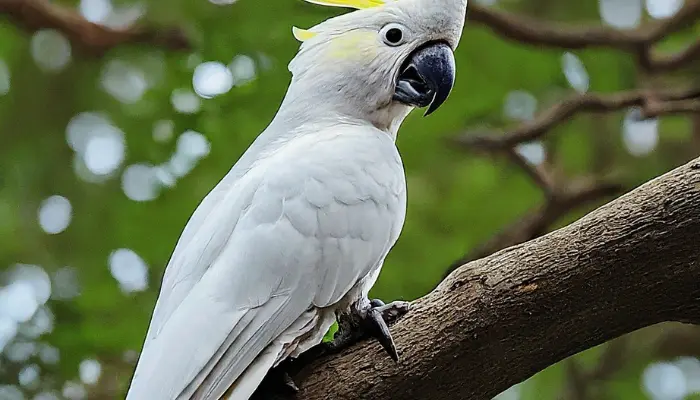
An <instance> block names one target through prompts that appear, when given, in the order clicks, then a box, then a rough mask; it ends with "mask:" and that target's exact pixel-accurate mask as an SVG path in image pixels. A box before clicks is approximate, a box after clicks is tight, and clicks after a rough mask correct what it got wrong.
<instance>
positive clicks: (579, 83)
mask: <svg viewBox="0 0 700 400" xmlns="http://www.w3.org/2000/svg"><path fill="white" fill-rule="evenodd" d="M561 68H562V71H563V72H564V76H565V77H566V80H567V81H568V82H569V85H570V86H571V87H572V88H573V89H574V90H576V91H577V92H579V93H586V92H587V91H588V87H589V85H590V78H589V77H588V72H587V71H586V66H585V65H583V61H581V59H579V58H578V57H577V56H576V55H575V54H573V53H569V52H566V53H564V54H563V55H562V57H561Z"/></svg>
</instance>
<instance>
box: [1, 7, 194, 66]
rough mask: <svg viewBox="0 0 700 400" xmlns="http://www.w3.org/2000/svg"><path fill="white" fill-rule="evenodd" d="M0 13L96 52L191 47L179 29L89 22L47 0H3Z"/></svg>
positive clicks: (19, 22) (98, 53) (29, 29)
mask: <svg viewBox="0 0 700 400" xmlns="http://www.w3.org/2000/svg"><path fill="white" fill-rule="evenodd" d="M0 14H4V15H7V16H9V18H10V20H12V21H13V22H14V23H15V24H17V25H18V26H19V27H21V28H22V29H24V30H26V31H28V32H35V31H37V30H40V29H55V30H57V31H60V32H61V33H63V34H64V35H65V36H66V37H67V38H68V39H69V40H70V41H71V43H72V44H73V45H74V46H76V47H77V48H79V49H81V50H84V51H85V52H87V53H90V54H95V55H100V54H102V53H104V52H105V51H107V50H109V49H111V48H113V47H116V46H119V45H122V44H146V45H151V46H157V47H164V48H168V49H172V50H186V49H189V48H190V47H191V43H190V42H189V40H188V39H187V37H186V36H185V35H184V33H183V32H182V31H180V30H179V29H166V30H158V29H149V28H145V27H131V28H125V29H112V28H108V27H106V26H102V25H98V24H95V23H92V22H89V21H87V20H86V19H84V18H83V17H81V16H80V15H79V14H77V13H75V12H74V11H72V10H69V9H66V8H63V7H61V6H58V5H55V4H52V3H50V2H48V1H47V0H0Z"/></svg>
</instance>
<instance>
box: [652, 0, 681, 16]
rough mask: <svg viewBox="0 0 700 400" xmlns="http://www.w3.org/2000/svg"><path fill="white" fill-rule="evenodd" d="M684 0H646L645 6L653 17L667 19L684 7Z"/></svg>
mask: <svg viewBox="0 0 700 400" xmlns="http://www.w3.org/2000/svg"><path fill="white" fill-rule="evenodd" d="M684 4H685V1H684V0H646V1H645V6H646V9H647V13H648V14H649V16H651V17H652V18H656V19H666V18H671V17H673V16H674V15H676V13H678V11H679V10H680V9H681V8H683V5H684Z"/></svg>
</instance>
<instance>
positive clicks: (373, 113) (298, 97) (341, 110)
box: [272, 79, 412, 139]
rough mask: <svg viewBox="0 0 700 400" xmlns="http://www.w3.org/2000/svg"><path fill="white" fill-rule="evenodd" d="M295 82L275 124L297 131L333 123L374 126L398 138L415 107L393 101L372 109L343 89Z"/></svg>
mask: <svg viewBox="0 0 700 400" xmlns="http://www.w3.org/2000/svg"><path fill="white" fill-rule="evenodd" d="M305 80H306V79H304V80H292V83H291V84H290V86H289V88H288V90H287V93H286V95H285V97H284V100H283V101H282V105H281V106H280V109H279V111H278V112H277V114H276V115H275V118H274V120H273V121H272V124H278V123H280V124H284V125H283V126H286V127H289V128H292V129H293V128H296V127H299V126H301V125H303V124H307V123H319V122H323V121H333V122H334V123H340V124H349V125H371V126H374V127H375V128H377V129H379V130H381V131H383V132H386V133H387V134H388V135H390V136H391V137H392V138H394V139H396V136H397V134H398V130H399V127H400V126H401V123H402V122H403V121H404V119H405V118H406V116H408V114H409V113H410V111H411V109H412V108H411V107H408V106H405V105H403V104H400V103H398V102H391V103H389V104H387V105H384V106H381V107H376V106H375V107H368V105H367V104H366V103H365V104H359V103H362V99H357V98H351V97H349V96H344V93H343V91H342V90H333V89H330V88H328V87H317V85H314V83H313V82H305Z"/></svg>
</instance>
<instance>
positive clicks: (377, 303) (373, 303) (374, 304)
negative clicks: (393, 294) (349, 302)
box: [369, 299, 386, 308]
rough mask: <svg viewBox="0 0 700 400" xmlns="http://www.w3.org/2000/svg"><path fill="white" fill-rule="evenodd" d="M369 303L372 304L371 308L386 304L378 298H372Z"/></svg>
mask: <svg viewBox="0 0 700 400" xmlns="http://www.w3.org/2000/svg"><path fill="white" fill-rule="evenodd" d="M369 305H370V306H372V307H373V308H378V307H384V306H385V305H386V304H384V302H383V301H381V300H379V299H372V300H370V301H369Z"/></svg>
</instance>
